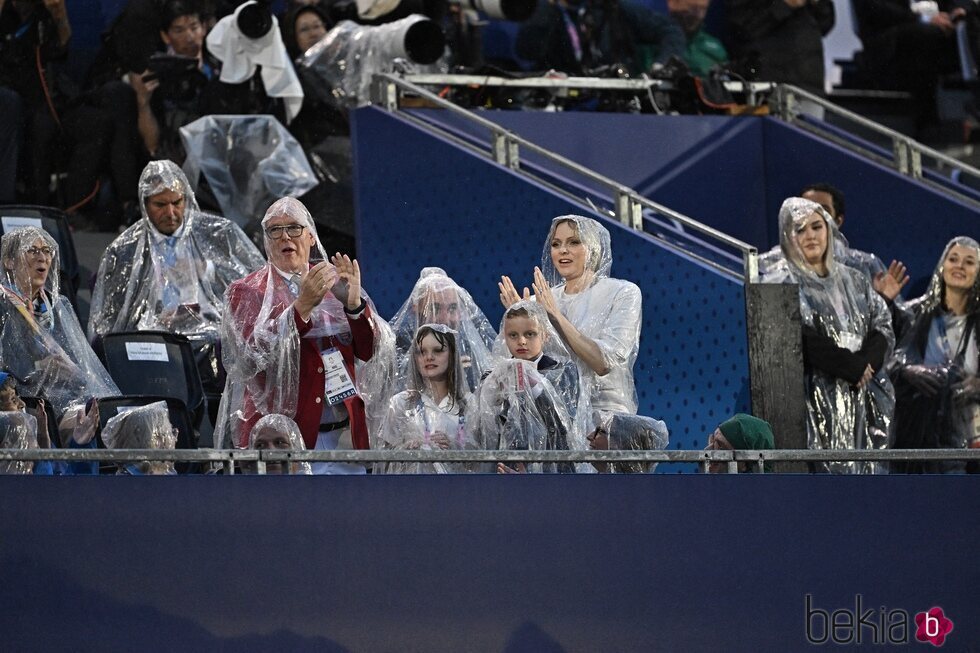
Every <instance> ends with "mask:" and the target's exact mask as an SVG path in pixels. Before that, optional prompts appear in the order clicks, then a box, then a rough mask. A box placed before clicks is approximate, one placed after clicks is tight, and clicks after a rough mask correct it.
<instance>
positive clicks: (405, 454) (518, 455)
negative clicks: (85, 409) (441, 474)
mask: <svg viewBox="0 0 980 653" xmlns="http://www.w3.org/2000/svg"><path fill="white" fill-rule="evenodd" d="M952 460H967V461H980V449H883V450H834V451H831V450H810V449H802V450H799V449H776V450H739V451H725V450H710V451H709V450H703V449H695V450H666V451H484V450H462V451H420V450H408V449H403V450H356V451H347V450H345V451H285V450H261V451H258V450H248V449H169V450H162V449H112V450H110V449H0V462H4V461H34V462H37V461H59V462H69V463H70V462H107V463H133V462H147V461H165V462H184V463H220V464H221V465H223V467H224V470H225V473H226V474H234V473H235V465H236V464H239V465H254V466H255V471H256V473H259V474H264V473H265V466H266V465H267V464H273V463H274V464H283V463H301V462H307V463H314V462H334V463H497V462H502V463H607V464H611V463H699V464H701V465H702V467H704V466H706V465H707V464H708V463H725V464H726V465H727V468H728V471H729V473H738V464H739V463H749V464H751V465H752V466H753V468H754V470H755V471H757V472H760V473H762V472H764V471H765V463H767V462H773V463H827V462H878V463H888V462H909V461H914V462H936V461H952Z"/></svg>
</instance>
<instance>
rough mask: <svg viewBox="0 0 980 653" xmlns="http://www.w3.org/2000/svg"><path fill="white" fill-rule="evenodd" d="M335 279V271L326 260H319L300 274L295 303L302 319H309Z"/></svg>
mask: <svg viewBox="0 0 980 653" xmlns="http://www.w3.org/2000/svg"><path fill="white" fill-rule="evenodd" d="M336 279H337V272H336V271H335V270H334V267H333V266H332V265H330V264H329V263H327V262H326V261H320V262H319V263H317V264H316V265H314V266H313V267H312V268H310V269H309V270H308V271H307V272H306V273H305V274H303V275H301V277H300V282H299V295H298V296H297V297H296V304H297V308H298V309H299V312H300V315H301V316H302V317H303V319H309V316H310V313H312V312H313V308H314V307H316V306H318V305H319V304H320V302H322V301H323V297H324V295H326V294H327V291H328V290H329V289H330V286H331V285H333V283H334V282H335V281H336Z"/></svg>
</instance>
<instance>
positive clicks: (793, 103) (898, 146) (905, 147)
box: [769, 84, 980, 203]
mask: <svg viewBox="0 0 980 653" xmlns="http://www.w3.org/2000/svg"><path fill="white" fill-rule="evenodd" d="M800 100H804V101H806V102H807V103H810V104H813V105H816V106H819V107H821V108H822V109H823V111H824V112H825V113H827V114H831V115H833V116H836V117H838V118H841V119H843V120H844V121H846V122H848V123H852V124H853V125H856V126H857V127H860V128H861V129H864V130H867V131H868V132H871V133H872V134H875V135H877V136H879V137H880V138H881V139H882V140H883V141H884V142H886V143H889V144H890V147H891V153H890V157H882V156H881V153H880V152H879V151H877V148H874V147H873V146H872V145H871V144H870V143H868V144H867V146H862V145H861V144H859V143H856V142H854V141H852V140H848V139H842V138H840V137H839V136H837V135H836V134H834V133H833V130H831V129H828V128H825V127H824V126H822V125H821V124H818V123H817V122H815V121H812V120H801V119H800V116H802V115H806V112H805V111H803V110H802V108H801V105H800ZM769 105H770V112H771V113H772V114H773V115H776V116H778V117H779V118H780V119H781V120H784V121H785V122H788V123H791V124H794V125H797V126H799V127H802V128H804V129H806V130H807V131H811V132H816V133H819V134H820V136H821V137H824V138H827V139H829V140H831V141H833V142H835V143H837V144H839V145H841V146H843V147H846V148H847V149H849V150H851V151H857V152H859V153H861V154H863V155H866V156H868V157H870V158H873V159H875V160H876V161H879V162H880V163H884V164H885V165H888V166H890V167H892V168H894V169H895V170H897V171H898V172H900V173H901V174H903V175H907V176H909V177H912V178H913V179H918V180H922V181H924V182H928V180H926V179H925V178H924V176H923V159H931V160H933V161H935V162H936V167H937V168H938V169H940V170H941V169H943V168H948V169H949V170H951V171H954V170H955V171H958V172H959V175H960V177H961V178H962V177H964V176H966V177H970V178H972V179H974V180H975V181H976V182H977V184H978V185H980V170H978V169H977V168H974V167H973V166H971V165H968V164H967V163H964V162H963V161H960V160H959V159H956V158H954V157H951V156H949V155H947V154H944V153H942V152H940V151H938V150H935V149H933V148H931V147H928V146H926V145H923V144H922V143H919V142H918V141H916V140H915V139H914V138H912V137H911V136H907V135H905V134H902V133H901V132H898V131H895V130H894V129H890V128H888V127H885V126H884V125H881V124H879V123H876V122H874V121H873V120H868V119H867V118H865V117H864V116H861V115H858V114H856V113H854V112H853V111H848V110H847V109H844V108H842V107H840V106H837V105H836V104H834V103H833V102H830V101H828V100H827V99H826V98H823V97H820V96H819V95H814V94H813V93H810V92H809V91H805V90H803V89H801V88H798V87H796V86H791V85H788V84H779V85H777V86H776V88H775V89H774V91H773V93H772V94H771V95H770V96H769ZM824 123H825V124H829V123H826V122H825V121H824ZM855 136H857V135H855ZM950 180H951V181H952V178H951V179H950ZM941 188H943V189H945V190H947V191H953V192H956V189H955V188H951V187H950V186H946V185H943V186H941ZM958 194H959V193H958ZM966 199H969V200H970V201H972V202H974V203H976V199H975V198H973V197H971V196H966Z"/></svg>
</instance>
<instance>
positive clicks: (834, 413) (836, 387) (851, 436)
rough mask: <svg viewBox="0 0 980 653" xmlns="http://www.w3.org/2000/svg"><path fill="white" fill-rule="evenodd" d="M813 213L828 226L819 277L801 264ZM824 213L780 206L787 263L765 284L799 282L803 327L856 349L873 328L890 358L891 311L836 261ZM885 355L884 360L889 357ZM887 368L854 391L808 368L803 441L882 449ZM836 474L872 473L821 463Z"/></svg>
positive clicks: (802, 205) (890, 409) (805, 206)
mask: <svg viewBox="0 0 980 653" xmlns="http://www.w3.org/2000/svg"><path fill="white" fill-rule="evenodd" d="M814 213H817V214H818V215H820V217H821V218H822V219H823V221H824V223H825V225H826V228H827V241H828V242H827V249H826V253H825V259H824V260H825V263H826V266H827V271H828V273H827V276H825V277H821V276H820V275H819V274H817V272H816V271H815V270H814V269H813V268H812V267H811V266H810V265H809V264H808V263H807V262H806V256H805V254H804V253H803V250H802V249H801V248H800V246H799V244H798V243H797V241H796V233H797V231H798V230H799V229H801V228H802V227H803V225H804V224H806V221H807V220H808V219H809V217H810V216H811V215H813V214H814ZM832 223H833V220H832V219H831V217H830V216H829V215H828V214H827V212H826V211H825V210H824V209H823V208H822V207H821V206H820V205H819V204H817V203H815V202H811V201H809V200H806V199H803V198H799V197H792V198H789V199H787V200H786V201H785V202H783V205H782V207H781V208H780V211H779V239H780V245H781V247H782V250H783V255H784V257H785V258H786V261H787V263H788V264H787V265H786V266H785V267H784V268H782V269H780V270H778V271H777V272H776V273H774V274H772V275H771V276H770V277H768V278H766V279H765V281H766V282H769V283H780V282H782V283H797V284H799V288H800V310H801V317H802V322H803V325H804V326H807V327H811V328H813V329H815V330H816V331H817V332H818V333H819V334H821V335H824V336H827V337H829V338H831V339H832V340H833V341H834V343H835V344H836V346H837V347H840V348H844V349H848V350H850V351H851V352H858V351H859V350H860V349H861V347H862V346H863V345H864V344H865V343H866V342H867V340H868V338H869V337H870V336H871V335H872V333H873V332H878V333H880V334H881V335H883V336H884V337H885V338H886V339H887V341H888V355H890V354H891V352H892V350H893V348H894V345H895V336H894V333H893V331H892V325H891V314H890V312H889V310H888V307H887V305H886V304H885V301H884V300H883V299H882V298H881V297H880V296H879V295H878V293H876V292H875V291H874V288H872V286H871V282H870V280H869V279H868V278H867V276H866V275H865V274H863V273H860V272H858V271H856V270H854V269H853V268H850V267H848V266H846V265H841V264H839V262H838V261H837V260H836V256H835V254H836V251H837V250H836V248H835V247H834V238H835V236H836V231H835V230H834V229H832V228H831V227H830V225H831V224H832ZM888 355H886V360H887V358H888ZM884 367H885V366H884V365H883V366H882V368H881V369H879V370H877V371H876V373H875V376H874V378H873V379H872V380H871V381H870V382H869V383H868V384H867V385H866V386H865V387H864V388H861V389H858V388H856V387H854V386H852V385H851V384H850V383H848V382H847V381H845V380H843V379H840V378H836V377H833V376H831V375H829V374H827V373H824V372H822V371H821V370H818V369H815V368H814V369H812V370H811V371H810V373H809V374H808V375H807V378H806V379H805V385H806V391H807V397H806V404H807V439H808V446H809V448H811V449H883V448H885V447H886V446H887V445H888V434H889V432H890V428H891V421H892V416H893V413H894V408H895V391H894V388H893V387H892V383H891V380H890V379H889V378H888V376H887V374H886V373H885V369H884ZM821 468H822V469H824V470H825V471H830V472H834V473H861V472H874V471H877V470H878V466H877V465H875V464H872V463H859V462H836V463H828V464H825V465H823V466H822V467H821Z"/></svg>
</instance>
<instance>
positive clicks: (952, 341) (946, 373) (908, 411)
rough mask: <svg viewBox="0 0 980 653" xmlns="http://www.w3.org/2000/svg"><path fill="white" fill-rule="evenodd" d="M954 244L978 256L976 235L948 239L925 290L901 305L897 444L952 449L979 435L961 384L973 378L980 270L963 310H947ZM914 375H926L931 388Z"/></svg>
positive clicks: (978, 402) (957, 465)
mask: <svg viewBox="0 0 980 653" xmlns="http://www.w3.org/2000/svg"><path fill="white" fill-rule="evenodd" d="M956 245H959V246H961V247H965V248H967V250H968V251H970V252H972V254H973V256H975V257H977V258H978V259H980V244H978V243H977V241H976V240H974V239H972V238H967V237H965V236H960V237H957V238H954V239H952V240H951V241H949V243H948V244H947V245H946V247H945V249H944V250H943V254H942V256H941V257H940V258H939V262H938V263H937V265H936V269H935V271H934V272H933V275H932V279H931V280H930V282H929V287H928V289H927V290H926V292H925V294H924V295H922V296H921V297H919V298H917V299H915V300H912V301H910V302H908V303H907V304H906V306H905V311H906V315H905V321H907V322H908V324H907V326H906V328H905V329H904V331H903V334H902V338H901V341H900V343H899V345H898V347H897V348H896V351H895V357H894V359H893V361H892V378H893V379H894V380H895V390H896V394H897V402H896V406H895V444H894V446H895V447H896V448H899V449H933V448H952V449H955V448H962V447H967V446H971V444H972V443H973V442H976V441H977V439H978V438H980V397H978V396H975V395H974V396H963V395H964V393H963V388H964V384H965V383H966V384H968V383H971V382H972V383H978V381H977V375H978V367H980V353H978V343H980V274H978V275H977V278H976V279H974V282H973V286H972V288H971V289H970V290H969V293H968V295H967V303H966V313H965V315H955V314H954V313H952V312H949V311H947V309H946V308H945V299H946V282H945V280H944V273H945V269H944V268H945V265H946V258H947V256H948V255H949V252H950V250H951V249H953V247H954V246H956ZM916 376H919V377H920V378H921V377H922V376H926V377H930V378H929V379H927V380H928V381H930V383H929V384H928V385H931V386H932V388H931V390H930V389H928V386H924V384H923V383H922V381H921V380H920V379H917V378H915V377H916ZM905 469H907V470H908V471H940V472H945V471H962V470H963V469H965V463H963V462H960V461H949V462H945V461H944V462H940V463H926V464H910V465H907V466H906V467H905Z"/></svg>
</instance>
